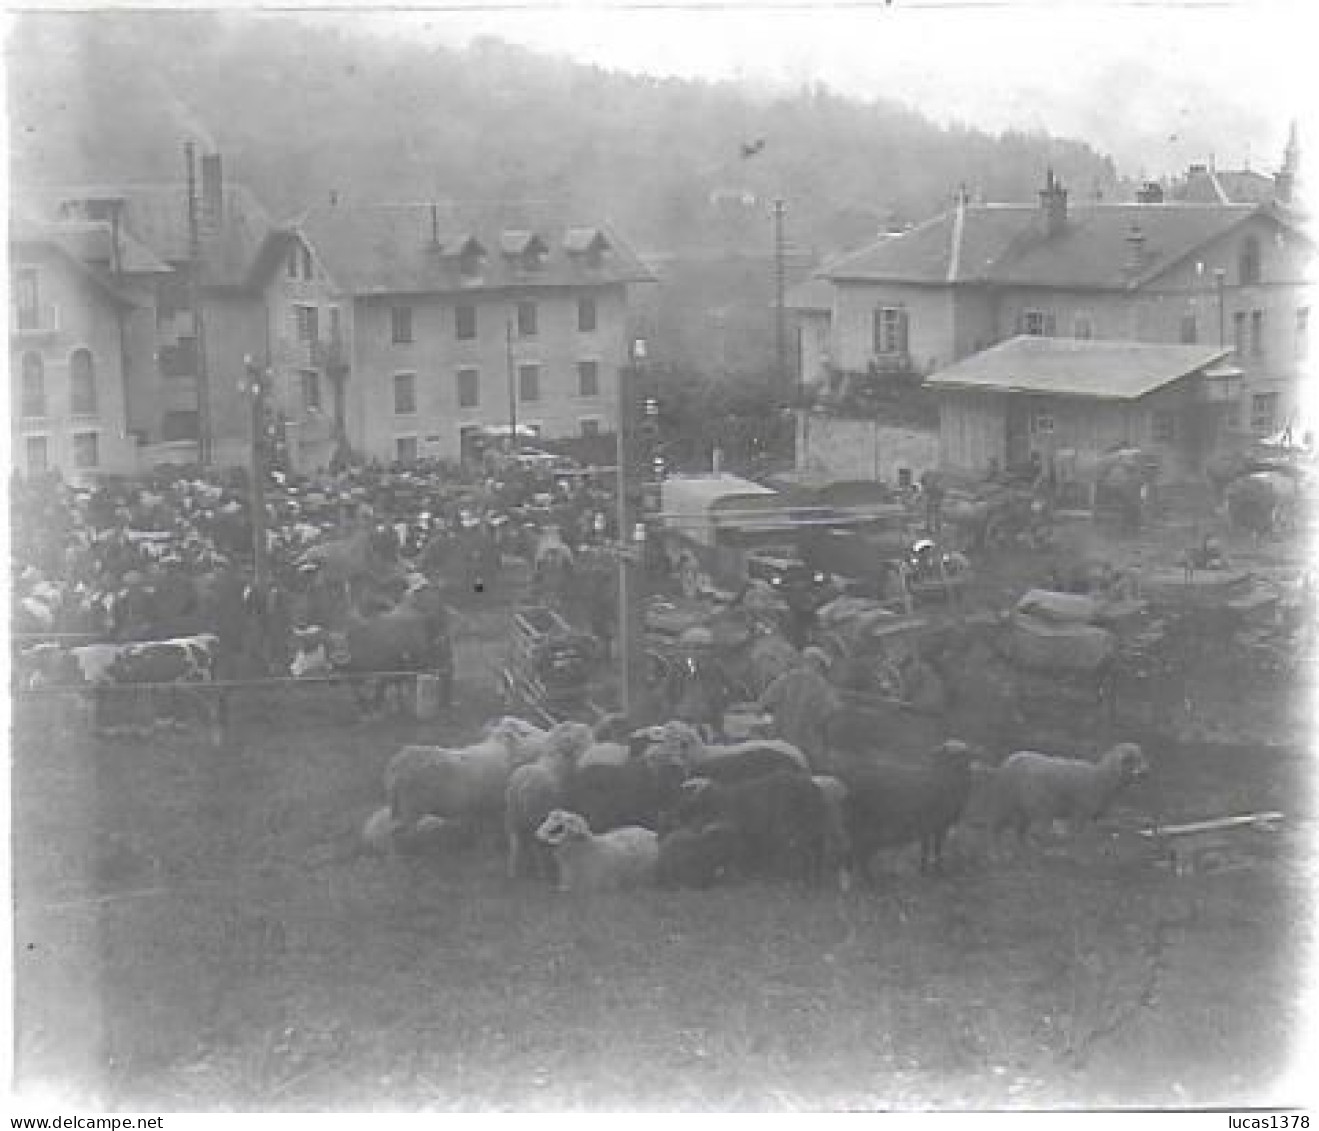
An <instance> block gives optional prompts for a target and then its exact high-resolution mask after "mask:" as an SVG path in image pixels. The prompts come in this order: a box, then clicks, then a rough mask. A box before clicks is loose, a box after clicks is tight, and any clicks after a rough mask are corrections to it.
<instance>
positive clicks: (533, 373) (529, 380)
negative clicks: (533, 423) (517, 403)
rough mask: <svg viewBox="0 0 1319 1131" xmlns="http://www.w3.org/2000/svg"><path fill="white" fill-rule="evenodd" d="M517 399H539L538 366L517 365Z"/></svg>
mask: <svg viewBox="0 0 1319 1131" xmlns="http://www.w3.org/2000/svg"><path fill="white" fill-rule="evenodd" d="M518 400H523V401H538V400H540V366H539V365H519V366H518Z"/></svg>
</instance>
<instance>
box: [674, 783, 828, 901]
mask: <svg viewBox="0 0 1319 1131" xmlns="http://www.w3.org/2000/svg"><path fill="white" fill-rule="evenodd" d="M683 794H684V796H683V798H682V801H681V803H680V804H679V806H678V808H677V810H676V813H675V816H676V818H677V821H678V824H679V825H681V826H684V827H686V828H689V829H697V830H700V829H704V828H707V827H708V826H709V825H711V824H715V823H720V822H725V823H727V824H729V825H731V826H732V827H733V828H734V829H736V831H737V836H738V842H739V843H738V849H737V864H738V867H739V870H740V871H743V872H745V873H747V874H754V873H757V872H768V873H770V874H779V873H786V874H794V873H795V874H797V875H798V876H800V877H801V878H802V879H805V880H816V879H818V878H819V875H820V870H821V866H822V865H823V862H824V851H825V843H826V837H827V827H828V822H829V817H828V812H827V804H826V801H825V795H824V793H823V792H822V791H821V790H820V789H819V788H818V787H817V786H816V785H815V783H814V782H813V781H811V779H810V778H809V777H808V776H807V775H805V774H802V773H798V772H795V771H791V770H779V771H776V772H775V773H772V774H768V775H766V776H763V777H757V778H752V779H750V780H749V781H739V782H733V783H730V784H722V783H720V782H715V781H712V780H711V779H709V778H693V779H692V780H690V781H688V782H687V783H686V784H685V785H684V786H683Z"/></svg>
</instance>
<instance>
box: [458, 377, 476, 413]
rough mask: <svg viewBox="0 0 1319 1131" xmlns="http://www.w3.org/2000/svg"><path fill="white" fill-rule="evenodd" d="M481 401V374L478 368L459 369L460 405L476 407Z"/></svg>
mask: <svg viewBox="0 0 1319 1131" xmlns="http://www.w3.org/2000/svg"><path fill="white" fill-rule="evenodd" d="M480 403H481V374H480V372H479V371H478V370H476V369H460V370H458V407H459V408H476V407H477V405H479V404H480Z"/></svg>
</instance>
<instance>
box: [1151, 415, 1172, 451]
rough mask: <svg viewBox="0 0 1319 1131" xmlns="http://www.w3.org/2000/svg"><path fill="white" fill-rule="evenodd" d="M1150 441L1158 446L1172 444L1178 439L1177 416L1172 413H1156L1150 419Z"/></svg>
mask: <svg viewBox="0 0 1319 1131" xmlns="http://www.w3.org/2000/svg"><path fill="white" fill-rule="evenodd" d="M1150 439H1151V440H1153V441H1154V442H1155V443H1158V444H1170V443H1172V441H1173V440H1175V439H1177V416H1176V414H1175V413H1171V412H1156V413H1154V415H1153V416H1152V417H1151V418H1150Z"/></svg>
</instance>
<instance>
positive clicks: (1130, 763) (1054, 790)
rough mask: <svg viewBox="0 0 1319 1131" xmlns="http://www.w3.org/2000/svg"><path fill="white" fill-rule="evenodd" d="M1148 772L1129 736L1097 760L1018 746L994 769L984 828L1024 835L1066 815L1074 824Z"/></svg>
mask: <svg viewBox="0 0 1319 1131" xmlns="http://www.w3.org/2000/svg"><path fill="white" fill-rule="evenodd" d="M1148 772H1149V762H1148V761H1147V760H1146V758H1145V754H1144V752H1143V751H1142V750H1141V748H1140V747H1139V746H1138V745H1137V744H1136V743H1134V742H1119V743H1118V744H1117V745H1116V746H1113V747H1111V748H1110V749H1109V750H1107V751H1106V752H1105V753H1104V755H1103V756H1102V757H1101V758H1100V759H1099V761H1098V762H1083V761H1081V760H1079V759H1076V758H1059V757H1054V756H1051V755H1048V754H1037V753H1036V752H1035V751H1033V750H1018V751H1017V752H1016V753H1015V754H1012V755H1010V756H1009V757H1008V759H1007V761H1005V762H1004V763H1003V764H1002V765H1001V766H1000V767H999V768H998V770H997V771H996V772H995V774H994V778H993V788H992V790H991V794H990V799H989V805H988V810H989V830H990V833H991V834H992V835H997V834H998V833H999V831H1000V830H1002V829H1005V828H1015V829H1016V830H1017V837H1018V839H1019V840H1021V841H1023V842H1024V841H1025V840H1026V839H1027V837H1028V835H1029V833H1030V829H1031V826H1032V825H1033V824H1036V823H1040V822H1044V821H1057V820H1064V821H1068V822H1069V823H1071V824H1072V825H1073V827H1076V826H1079V825H1081V824H1085V823H1092V822H1094V821H1097V820H1098V819H1099V818H1100V817H1101V816H1103V814H1104V813H1105V812H1106V811H1107V809H1108V807H1109V805H1110V804H1111V803H1112V801H1113V799H1114V798H1115V797H1116V796H1117V794H1118V793H1119V792H1120V791H1121V790H1122V789H1123V788H1124V787H1126V786H1127V785H1129V784H1130V783H1132V782H1134V781H1137V780H1139V779H1140V778H1142V777H1144V776H1145V775H1146V774H1147V773H1148Z"/></svg>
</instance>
